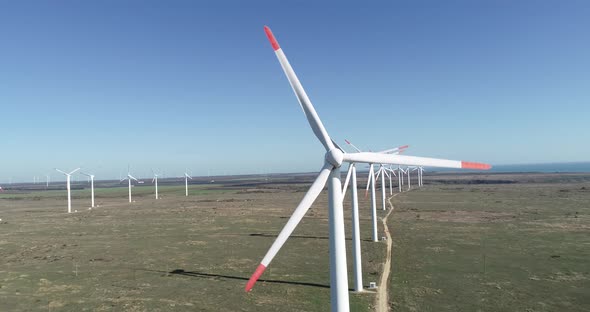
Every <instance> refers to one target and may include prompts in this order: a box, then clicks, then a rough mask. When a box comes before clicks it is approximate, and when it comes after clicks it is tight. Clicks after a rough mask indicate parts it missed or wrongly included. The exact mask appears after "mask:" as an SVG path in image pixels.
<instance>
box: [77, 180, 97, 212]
mask: <svg viewBox="0 0 590 312" xmlns="http://www.w3.org/2000/svg"><path fill="white" fill-rule="evenodd" d="M80 174H82V175H85V176H87V177H88V178H89V179H90V194H91V197H92V203H91V205H90V208H94V175H93V174H88V173H84V172H80Z"/></svg>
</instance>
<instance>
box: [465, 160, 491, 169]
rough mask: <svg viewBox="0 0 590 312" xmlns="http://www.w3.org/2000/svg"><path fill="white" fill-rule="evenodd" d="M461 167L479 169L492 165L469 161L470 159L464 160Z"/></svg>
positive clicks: (488, 167)
mask: <svg viewBox="0 0 590 312" xmlns="http://www.w3.org/2000/svg"><path fill="white" fill-rule="evenodd" d="M461 168H464V169H477V170H489V169H490V168H492V166H490V165H488V164H482V163H476V162H469V161H462V162H461Z"/></svg>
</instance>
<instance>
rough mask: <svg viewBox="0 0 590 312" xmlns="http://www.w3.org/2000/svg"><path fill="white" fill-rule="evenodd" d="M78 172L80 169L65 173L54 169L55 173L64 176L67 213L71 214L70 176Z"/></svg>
mask: <svg viewBox="0 0 590 312" xmlns="http://www.w3.org/2000/svg"><path fill="white" fill-rule="evenodd" d="M78 170H80V168H76V169H74V170H72V171H70V172H68V173H66V172H63V171H61V170H59V169H57V168H55V171H57V172H60V173H63V174H64V175H65V176H66V189H67V190H68V213H72V191H71V189H70V179H71V177H72V174H73V173H74V172H76V171H78Z"/></svg>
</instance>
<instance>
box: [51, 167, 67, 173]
mask: <svg viewBox="0 0 590 312" xmlns="http://www.w3.org/2000/svg"><path fill="white" fill-rule="evenodd" d="M54 169H55V171H57V172H60V173H63V174H65V175H68V174H67V173H66V172H63V171H61V170H59V169H57V168H54Z"/></svg>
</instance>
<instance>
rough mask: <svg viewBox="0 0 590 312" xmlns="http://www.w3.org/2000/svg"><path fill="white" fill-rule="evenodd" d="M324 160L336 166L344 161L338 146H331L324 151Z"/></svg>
mask: <svg viewBox="0 0 590 312" xmlns="http://www.w3.org/2000/svg"><path fill="white" fill-rule="evenodd" d="M326 161H327V162H329V163H330V164H332V165H333V166H334V167H336V168H338V167H340V166H341V165H342V162H343V161H344V153H343V152H342V151H341V150H339V149H338V148H333V149H331V150H329V151H328V152H327V153H326Z"/></svg>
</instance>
